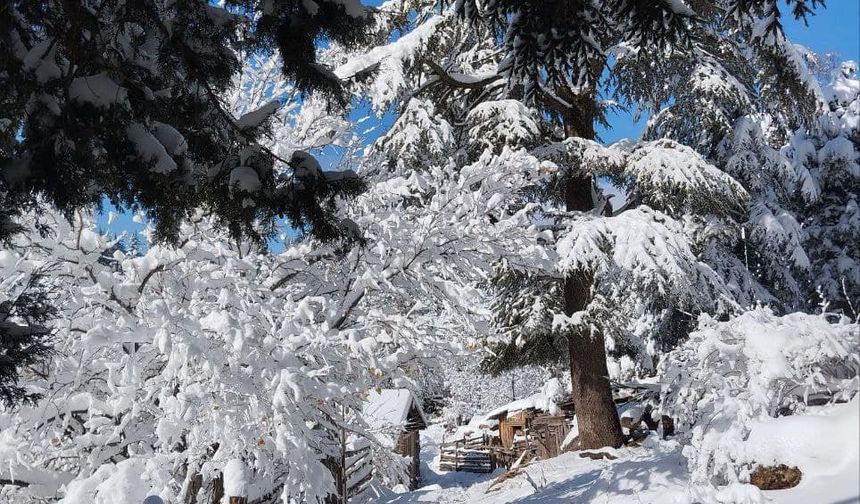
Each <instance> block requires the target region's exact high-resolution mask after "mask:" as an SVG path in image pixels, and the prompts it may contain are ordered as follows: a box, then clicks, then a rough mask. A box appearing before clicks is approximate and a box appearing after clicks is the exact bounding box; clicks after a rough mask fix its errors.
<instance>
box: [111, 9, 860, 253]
mask: <svg viewBox="0 0 860 504" xmlns="http://www.w3.org/2000/svg"><path fill="white" fill-rule="evenodd" d="M365 3H367V4H378V3H379V1H378V0H376V1H369V2H365ZM780 7H783V9H782V10H783V16H784V17H783V25H784V27H785V31H786V34H787V35H788V38H789V40H791V41H792V42H794V43H795V44H801V45H804V46H806V47H808V48H809V49H811V50H813V51H815V52H817V53H830V52H832V53H836V54H838V55H839V57H840V60H847V59H852V60H855V61H860V0H828V1H827V8H826V9H816V14H815V15H814V16H810V17H809V18H808V23H809V26H804V24H803V22H802V21H796V20H795V19H793V18H792V17H791V16H790V14H789V13H788V12H787V9H785V8H784V7H785V5H784V4H783V2H780ZM366 114H367V110H366V108H364V109H362V108H359V109H358V110H356V112H354V113H353V114H352V116H353V118H354V119H358V118H361V117H363V116H365V115H366ZM608 119H609V123H610V125H609V127H608V128H606V127H601V128H599V130H598V133H599V135H600V137H601V138H602V139H603V141H604V142H607V143H610V142H613V141H616V140H619V139H621V138H631V139H635V138H637V137H638V136H639V134H640V133H641V131H642V128H643V126H644V125H645V121H646V119H647V118H646V117H642V118H640V120H639V121H638V122H637V121H634V120H633V113H632V111H614V112H611V113H610V114H609V116H608ZM390 123H391V120H390V117H387V118H385V119H383V120H382V121H381V122H380V123H379V124H377V125H376V131H375V132H374V133H373V134H371V135H370V136H369V137H368V140H369V141H373V140H374V139H375V138H376V137H377V136H378V135H380V134H382V133H384V131H385V129H386V128H387V127H388V126H390ZM339 157H340V153H339V152H338V151H337V150H331V149H329V150H326V151H324V152H322V153H321V155H320V161H321V163H322V164H323V166H326V165H332V164H335V163H336V162H337V161H338V160H339ZM98 225H99V227H100V228H101V229H103V230H104V229H106V230H108V231H110V232H112V233H115V234H120V233H122V232H123V231H127V232H128V233H130V234H131V233H138V232H140V231H141V230H142V225H141V224H138V223H135V222H133V221H132V215H131V214H130V213H127V212H120V213H119V215H118V216H117V218H116V220H115V221H114V222H113V224H111V225H110V226H108V225H107V213H105V214H104V215H102V216H101V217H100V218H99V219H98ZM270 248H271V249H272V251H278V250H280V249H281V248H282V247H281V245H280V244H278V243H276V242H274V241H273V242H270Z"/></svg>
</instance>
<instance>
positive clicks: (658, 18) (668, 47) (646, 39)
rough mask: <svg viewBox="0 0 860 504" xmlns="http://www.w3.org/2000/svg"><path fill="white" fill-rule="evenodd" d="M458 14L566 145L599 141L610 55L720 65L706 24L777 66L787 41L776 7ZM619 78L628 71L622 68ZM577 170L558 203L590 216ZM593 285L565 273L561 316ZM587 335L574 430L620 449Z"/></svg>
mask: <svg viewBox="0 0 860 504" xmlns="http://www.w3.org/2000/svg"><path fill="white" fill-rule="evenodd" d="M815 3H817V2H813V5H814V4H815ZM457 6H458V10H459V11H460V12H461V13H463V14H464V15H465V17H466V18H467V19H469V20H471V21H474V22H481V21H485V22H488V24H489V25H490V26H491V27H492V28H493V29H494V30H495V31H496V33H499V34H501V35H502V40H503V52H504V57H503V60H502V62H501V64H500V65H499V69H500V71H501V73H502V74H503V75H505V76H506V77H507V80H508V83H507V88H508V90H509V91H513V92H517V90H518V89H519V86H521V87H522V92H523V96H524V97H525V98H526V99H530V100H531V103H535V104H537V105H539V106H542V107H543V108H544V110H545V111H547V112H549V113H551V114H554V115H555V116H556V117H557V118H558V119H559V123H560V125H561V126H562V127H563V129H564V136H565V137H568V138H583V139H586V140H593V139H595V133H594V125H595V122H596V121H599V120H600V118H601V102H600V101H599V98H598V92H599V90H600V82H599V80H600V77H601V75H602V73H603V72H604V70H605V69H607V68H609V69H610V71H614V70H615V67H613V66H612V65H611V64H610V60H609V59H608V57H607V50H608V49H611V48H616V49H624V50H625V51H630V52H632V53H634V54H637V53H639V52H640V51H641V52H651V53H653V54H657V55H659V56H660V57H664V56H666V55H671V54H674V53H681V54H686V55H692V56H693V57H697V58H698V59H699V60H702V61H707V59H708V57H710V58H711V59H718V58H719V54H716V55H711V54H701V53H702V51H701V50H700V48H699V45H698V40H697V39H698V38H699V37H698V36H699V34H700V33H701V32H702V31H707V30H708V26H707V21H710V22H712V23H714V24H716V25H722V29H723V30H728V29H731V28H732V27H733V26H734V27H738V26H739V27H741V29H740V30H739V34H740V35H742V36H748V37H749V39H748V40H754V41H759V43H758V45H757V46H756V47H757V48H758V49H759V51H758V53H759V54H762V55H763V56H762V57H763V58H770V60H773V61H777V60H780V56H783V55H782V54H781V53H779V52H778V51H773V50H771V48H772V47H773V46H774V45H776V44H778V43H779V41H782V40H783V36H782V30H781V26H780V24H779V15H780V14H779V10H778V8H777V6H776V2H775V1H761V2H732V1H728V2H721V3H718V4H716V5H711V4H705V3H701V4H699V3H696V5H693V7H698V8H699V10H701V11H702V12H697V11H696V10H694V9H693V8H691V6H688V5H686V4H684V3H682V2H676V1H672V2H656V3H653V4H648V5H644V4H638V3H636V4H634V3H631V2H604V3H601V4H593V3H590V2H582V3H578V2H576V3H570V2H505V1H501V2H493V3H491V4H487V5H483V4H481V3H479V2H476V1H463V2H458V3H457ZM793 10H794V15H795V16H797V17H803V16H805V15H807V14H808V13H809V12H810V9H809V6H808V5H807V2H805V1H798V2H794V3H793ZM759 18H763V19H759ZM721 36H722V37H725V35H721ZM751 45H752V44H751ZM783 59H784V58H783ZM770 60H769V61H770ZM775 68H776V67H775ZM787 68H789V69H790V68H791V67H787ZM617 70H619V71H623V70H625V68H624V67H623V66H620V65H619V66H618V68H617ZM670 71H671V69H670ZM640 76H641V74H640ZM636 78H637V77H636V76H635V75H634V76H632V77H629V79H630V80H636ZM637 84H638V85H639V86H645V87H648V86H649V84H652V85H654V90H653V91H650V92H646V93H645V94H647V95H648V96H653V95H654V94H659V93H660V92H661V91H660V90H661V87H662V86H661V84H660V80H659V79H656V80H655V79H650V80H649V79H639V80H638V81H637ZM766 84H771V83H770V82H767V83H766ZM616 87H617V89H618V90H619V93H622V94H623V95H625V96H624V97H625V98H627V99H628V100H629V99H630V98H632V93H630V92H629V91H628V89H627V88H625V87H624V86H620V85H619V86H616ZM773 88H774V86H771V87H770V88H769V89H771V90H772V89H773ZM662 102H663V101H662V100H655V101H652V102H651V103H662ZM688 117H696V118H698V116H688ZM790 119H793V118H790ZM571 168H572V169H571ZM582 168H583V167H581V166H572V167H570V168H568V169H567V170H566V174H567V178H566V180H565V181H564V182H563V184H562V185H563V190H562V192H561V194H559V197H560V199H561V200H562V201H563V202H564V204H565V207H566V210H567V211H585V212H590V211H593V210H594V209H595V203H596V202H595V200H594V199H593V198H592V192H593V186H594V181H593V177H592V175H591V174H590V173H589V172H588V171H587V170H583V169H582ZM729 206H733V205H729ZM571 264H579V263H576V261H574V262H573V263H571ZM593 286H594V278H593V274H592V272H590V271H588V269H587V268H585V269H583V270H581V271H580V270H577V269H576V268H574V269H571V270H568V271H566V273H565V281H564V286H563V288H562V292H563V296H564V311H565V312H566V314H567V316H572V315H574V314H575V313H581V312H583V310H584V309H585V308H586V307H587V306H588V305H589V302H590V301H591V300H592V296H593V295H594V294H595V293H594V289H593ZM580 327H588V326H587V325H583V326H580ZM586 336H587V335H585V334H580V335H572V337H571V338H569V341H570V342H571V346H570V354H571V356H572V357H571V366H572V372H573V373H574V376H573V381H574V396H575V400H577V402H578V404H579V406H580V408H581V409H580V426H584V429H585V437H583V436H581V439H582V440H583V441H584V445H585V446H602V445H607V444H609V445H616V446H617V445H618V444H619V443H620V439H621V438H620V428H619V427H618V425H617V418H616V415H615V410H614V406H613V405H612V401H611V397H610V394H609V388H608V383H607V381H606V378H605V376H606V375H607V370H606V367H605V364H604V363H605V353H604V345H603V336H602V335H601V334H597V335H596V337H595V335H594V334H592V337H590V338H589V337H586ZM581 428H582V427H581Z"/></svg>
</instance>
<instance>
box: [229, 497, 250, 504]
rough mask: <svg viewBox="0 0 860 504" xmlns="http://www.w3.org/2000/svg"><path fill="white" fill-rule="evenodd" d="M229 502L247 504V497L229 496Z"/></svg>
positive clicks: (231, 503)
mask: <svg viewBox="0 0 860 504" xmlns="http://www.w3.org/2000/svg"><path fill="white" fill-rule="evenodd" d="M230 504H248V498H247V497H230Z"/></svg>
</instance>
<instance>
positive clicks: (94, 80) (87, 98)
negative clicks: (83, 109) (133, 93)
mask: <svg viewBox="0 0 860 504" xmlns="http://www.w3.org/2000/svg"><path fill="white" fill-rule="evenodd" d="M69 98H71V99H72V100H74V101H76V102H79V103H90V104H92V105H95V106H96V107H99V108H109V107H111V106H113V105H117V104H123V105H126V106H128V90H127V89H125V88H124V87H122V86H120V85H119V84H117V83H116V82H115V81H114V80H113V79H112V78H111V77H110V76H109V75H108V74H106V73H99V74H95V75H90V76H87V77H76V78H75V79H73V80H72V83H71V84H70V85H69Z"/></svg>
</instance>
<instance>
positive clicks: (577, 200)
mask: <svg viewBox="0 0 860 504" xmlns="http://www.w3.org/2000/svg"><path fill="white" fill-rule="evenodd" d="M565 99H567V100H568V101H569V102H570V103H572V104H573V105H574V107H575V109H576V110H574V111H572V113H571V114H566V115H565V117H564V125H565V133H566V134H567V136H568V137H580V138H585V139H588V140H593V139H594V138H595V134H594V117H595V115H594V110H595V108H594V98H593V96H591V95H578V96H569V97H565ZM593 183H594V182H593V180H592V177H591V176H590V175H583V176H580V177H570V178H568V179H567V181H566V184H565V194H564V199H565V207H566V209H567V210H568V211H586V212H587V211H589V210H593V209H594V201H593V198H592V196H591V190H592V184H593ZM593 283H594V279H593V276H592V275H591V273H589V272H587V271H574V272H570V273H568V275H567V276H566V277H565V279H564V312H565V314H567V315H571V314H573V313H575V312H577V311H581V310H584V309H585V308H586V307H587V306H588V303H589V301H590V298H591V287H592V285H593ZM567 343H568V351H569V353H570V381H571V385H572V390H573V403H574V407H575V408H576V418H577V425H578V427H579V443H580V448H581V449H593V448H600V447H603V446H612V447H616V448H617V447H619V446H621V444H622V443H623V441H624V440H623V434H622V432H621V422H620V420H619V419H618V410H617V409H616V408H615V403H614V402H613V400H612V390H611V389H610V387H609V370H608V369H607V367H606V346H605V342H604V339H603V333H602V332H600V331H599V330H597V331H595V332H594V333H591V334H589V333H588V332H585V333H582V334H572V335H570V336H568V341H567Z"/></svg>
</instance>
